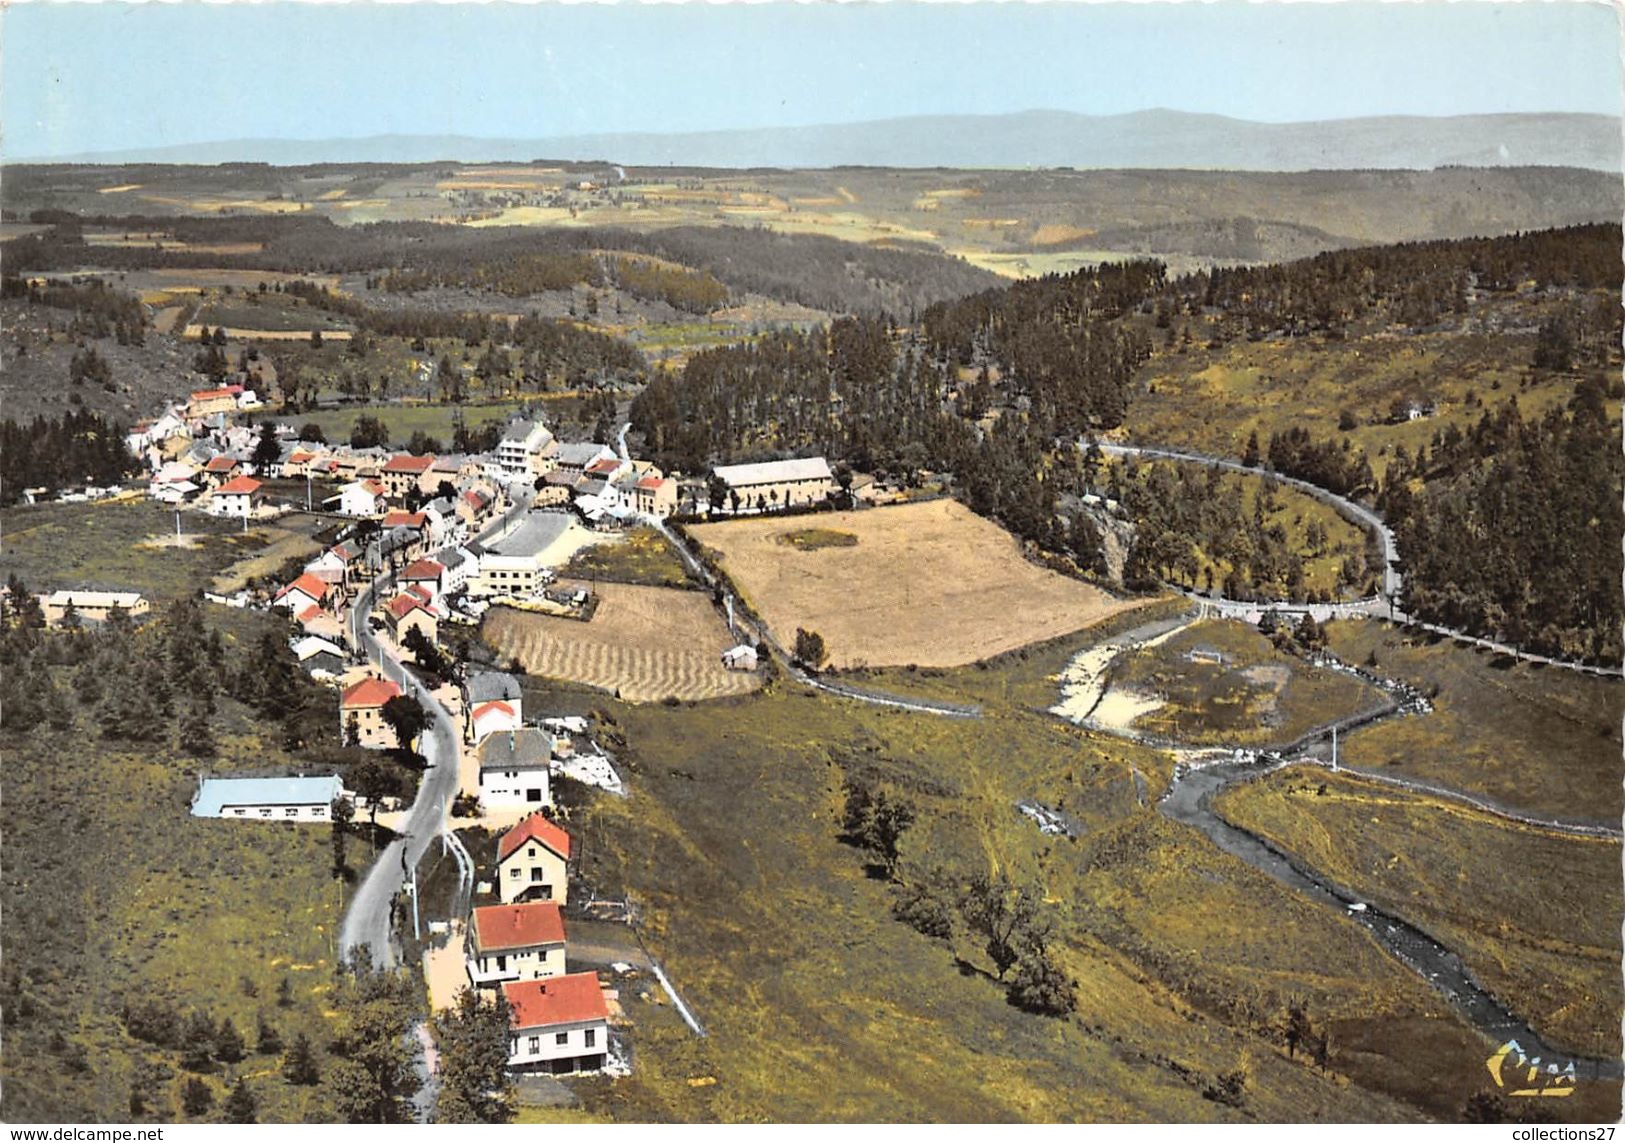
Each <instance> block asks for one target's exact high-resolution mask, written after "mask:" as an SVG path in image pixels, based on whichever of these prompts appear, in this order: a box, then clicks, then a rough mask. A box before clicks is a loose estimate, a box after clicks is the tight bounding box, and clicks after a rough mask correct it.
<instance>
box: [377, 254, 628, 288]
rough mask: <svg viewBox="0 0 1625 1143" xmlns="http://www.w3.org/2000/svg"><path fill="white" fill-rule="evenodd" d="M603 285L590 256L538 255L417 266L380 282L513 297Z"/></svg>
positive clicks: (599, 269) (601, 272)
mask: <svg viewBox="0 0 1625 1143" xmlns="http://www.w3.org/2000/svg"><path fill="white" fill-rule="evenodd" d="M604 284H605V275H604V266H603V264H602V263H601V262H600V261H599V259H597V258H595V257H593V256H592V255H591V254H588V253H559V254H549V253H535V254H522V255H519V256H518V257H514V258H508V259H504V260H502V261H490V262H474V263H467V262H452V263H448V264H443V265H429V266H414V267H411V268H402V269H398V270H391V271H390V272H389V273H387V274H385V275H383V277H382V278H381V279H380V281H379V286H380V287H381V288H382V289H385V290H388V291H389V292H390V293H395V294H413V293H417V292H418V291H420V290H427V289H431V288H433V287H445V286H452V287H457V286H461V287H465V288H468V289H475V290H489V291H491V292H493V293H498V294H503V295H506V296H507V297H511V298H525V297H529V296H531V295H532V294H545V293H549V292H551V291H553V290H568V289H571V288H573V287H575V286H602V285H604Z"/></svg>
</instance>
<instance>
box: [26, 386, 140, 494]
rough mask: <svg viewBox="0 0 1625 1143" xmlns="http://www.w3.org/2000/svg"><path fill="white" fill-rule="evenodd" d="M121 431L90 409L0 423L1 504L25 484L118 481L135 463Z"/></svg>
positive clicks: (55, 487)
mask: <svg viewBox="0 0 1625 1143" xmlns="http://www.w3.org/2000/svg"><path fill="white" fill-rule="evenodd" d="M104 367H105V363H104ZM124 435H125V434H124V427H123V426H122V425H118V424H115V423H113V422H111V421H107V420H105V419H103V418H102V417H100V416H98V415H97V414H95V413H90V412H75V411H69V412H66V413H64V414H62V416H60V417H35V418H34V419H33V420H32V421H31V422H29V423H27V424H21V425H20V424H18V423H17V422H16V421H12V420H9V419H8V420H6V421H3V422H0V504H15V503H16V502H17V501H18V500H20V499H21V498H22V494H23V490H24V489H25V488H45V489H48V490H50V491H53V492H54V491H57V490H59V489H63V488H71V487H73V486H75V485H80V484H85V483H90V484H100V485H106V484H117V483H119V482H120V481H122V480H124V479H125V478H126V477H128V476H130V475H131V474H133V473H134V472H136V471H138V468H139V465H138V462H137V461H136V460H135V458H134V457H132V456H131V455H130V454H129V452H128V451H127V450H126V449H125V447H124Z"/></svg>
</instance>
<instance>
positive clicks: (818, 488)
mask: <svg viewBox="0 0 1625 1143" xmlns="http://www.w3.org/2000/svg"><path fill="white" fill-rule="evenodd" d="M713 471H714V472H715V473H716V475H717V476H719V477H721V478H722V482H723V483H724V484H726V485H727V486H728V499H727V501H726V502H725V505H724V506H725V507H726V508H727V509H728V510H729V511H739V512H759V511H770V510H772V509H774V508H793V507H797V506H799V505H804V504H817V503H821V502H822V501H823V500H824V499H826V498H827V497H829V496H830V495H831V494H833V493H834V492H835V491H836V488H837V485H836V483H835V474H834V473H832V472H831V471H830V470H829V462H828V461H826V460H825V459H824V458H823V457H821V456H809V457H805V458H802V459H800V460H770V461H765V462H763V463H761V464H722V465H718V466H717V467H716V468H715V469H714V470H713ZM735 497H737V498H738V507H737V508H735V507H734V504H735Z"/></svg>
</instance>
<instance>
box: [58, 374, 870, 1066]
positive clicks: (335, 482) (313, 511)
mask: <svg viewBox="0 0 1625 1143" xmlns="http://www.w3.org/2000/svg"><path fill="white" fill-rule="evenodd" d="M267 383H271V384H274V376H267V375H266V374H265V373H264V372H263V371H261V372H257V373H250V372H245V373H243V374H241V375H240V376H239V379H238V381H237V382H235V383H232V384H229V385H222V386H221V387H219V388H215V389H205V390H199V391H196V392H193V393H192V394H191V395H190V396H189V398H188V399H187V400H186V401H184V402H177V403H175V404H173V405H171V406H169V407H168V408H166V409H164V410H163V411H162V413H161V414H160V415H159V416H157V417H155V418H153V419H151V420H150V421H147V422H144V423H142V424H138V425H137V426H136V427H135V428H134V429H133V430H132V431H131V432H130V434H129V435H128V437H127V440H126V445H127V447H128V449H129V450H130V452H131V453H132V454H134V455H136V456H137V457H139V458H141V459H142V461H144V463H145V465H146V468H147V471H148V480H147V486H146V494H147V495H148V496H149V497H150V498H151V499H152V500H154V501H157V502H158V503H161V504H163V505H165V506H167V507H169V508H171V509H173V510H174V512H175V518H176V529H177V536H182V535H184V528H185V523H184V517H185V516H186V515H190V514H193V513H201V514H205V515H208V516H214V517H222V518H227V519H231V520H240V521H242V524H243V527H244V528H245V529H246V528H248V527H250V526H251V525H257V524H260V523H262V522H265V521H270V520H275V519H276V518H278V517H279V516H282V515H285V514H288V513H293V512H303V513H306V514H308V515H318V514H319V515H321V516H323V517H328V518H330V519H331V521H332V523H333V525H334V526H336V528H337V529H338V530H337V532H336V533H335V537H336V538H335V539H334V541H333V542H332V543H330V544H329V545H327V546H326V547H325V549H324V550H322V551H321V552H320V554H318V555H316V556H314V557H313V558H311V559H309V560H308V561H307V562H306V563H305V564H304V566H303V567H302V568H301V569H300V570H299V572H298V574H297V575H294V576H293V577H292V578H289V579H288V580H286V582H282V583H280V584H279V585H277V586H275V587H272V588H262V589H259V590H254V591H250V590H247V589H244V590H240V591H238V592H235V593H233V594H230V595H219V594H215V593H205V596H206V598H208V599H209V600H210V601H211V602H213V603H216V604H220V605H225V606H230V607H239V608H242V607H247V608H256V609H265V610H271V611H274V612H278V613H281V614H285V615H286V617H287V618H288V620H289V623H290V628H291V632H292V633H291V634H290V638H289V647H290V650H291V652H292V654H293V656H294V658H295V659H296V660H297V662H298V664H299V667H300V669H301V670H303V671H304V672H306V673H307V674H308V675H309V676H310V677H311V678H312V679H314V680H316V681H318V682H320V683H323V684H325V685H328V686H331V687H332V688H334V689H335V690H336V691H337V692H338V712H339V714H338V717H339V720H340V725H341V733H342V736H343V740H344V742H345V743H346V744H347V745H351V746H357V747H361V748H363V749H369V750H375V751H412V750H414V749H417V748H419V747H420V745H421V743H420V741H419V739H418V738H417V737H415V736H414V737H408V738H406V739H404V740H403V738H402V733H403V723H402V720H401V718H400V716H399V714H398V712H397V710H396V707H397V706H398V704H401V703H407V704H417V703H418V701H419V699H418V697H414V696H420V697H421V698H422V700H423V705H420V706H418V710H419V711H420V712H422V711H423V710H424V707H425V706H427V707H428V708H429V711H428V713H427V714H426V715H420V717H421V720H422V721H421V722H417V723H414V722H412V721H411V720H407V724H406V725H409V726H417V725H423V726H425V727H426V729H425V730H423V731H422V732H421V733H422V734H423V736H424V737H432V736H433V733H434V728H433V723H434V720H435V719H436V718H437V717H443V718H446V719H448V720H449V721H450V722H451V723H452V724H454V725H455V728H456V733H455V736H454V738H455V755H456V756H455V758H453V759H452V760H451V761H452V766H451V769H452V770H453V771H454V772H455V783H454V785H452V786H451V787H450V792H449V796H445V797H442V796H440V793H439V791H438V790H435V791H431V790H430V789H429V784H428V783H425V785H424V787H423V788H422V789H421V790H420V791H419V795H418V798H417V801H416V803H414V805H412V806H407V805H405V804H403V800H402V799H401V798H398V797H390V796H379V797H375V798H371V799H369V798H368V797H367V796H365V795H364V794H362V793H360V792H358V791H355V790H351V789H347V788H346V787H345V784H344V781H343V779H342V778H341V776H340V775H338V774H336V773H326V774H315V773H297V774H291V773H254V774H204V775H202V776H200V777H199V779H198V783H197V788H196V792H195V794H194V796H193V799H192V804H191V813H192V816H193V817H195V818H213V819H224V820H227V821H253V822H279V823H284V824H289V825H301V824H328V825H336V826H337V827H339V828H342V827H343V825H344V823H347V822H348V821H349V820H350V819H351V818H352V817H353V816H359V815H361V814H365V815H367V816H368V819H369V820H370V821H371V823H372V824H373V825H374V827H375V828H376V827H383V829H385V830H387V831H394V832H397V833H404V832H405V831H406V829H407V823H408V819H409V818H412V817H413V814H414V811H416V810H418V809H419V808H420V807H422V806H423V805H424V804H426V803H430V802H434V803H437V806H431V809H432V810H435V811H436V812H437V813H438V815H439V820H438V823H437V833H438V834H440V835H441V836H442V838H443V840H442V845H443V846H447V847H455V848H456V849H458V850H462V851H463V852H462V853H459V854H458V860H459V864H460V865H461V864H464V863H466V864H467V866H468V868H469V876H468V882H469V884H468V886H467V888H468V892H466V893H465V894H462V895H461V896H462V897H464V898H466V901H467V907H466V911H464V912H463V913H462V915H459V916H452V917H445V918H425V917H423V916H421V915H420V911H419V909H418V901H417V884H416V877H415V871H414V875H413V876H410V877H403V878H401V879H400V880H401V881H402V883H401V885H400V886H399V889H398V890H397V891H396V892H395V893H393V894H392V895H391V897H390V899H389V904H388V913H387V921H388V928H387V929H385V930H383V931H381V932H379V933H377V934H370V935H373V936H374V937H375V939H378V940H381V941H382V942H384V943H389V942H391V941H393V940H394V939H395V936H396V934H395V932H394V927H395V926H396V925H401V926H405V927H408V928H410V929H411V930H412V931H413V934H414V938H415V939H417V940H419V941H421V942H422V943H423V948H424V954H423V961H424V964H423V968H424V978H425V981H426V984H427V986H428V992H429V1000H430V1005H431V1008H432V1009H434V1010H442V1009H449V1008H451V1007H452V1006H454V1005H455V1004H456V1003H457V996H458V993H459V992H460V991H461V990H463V989H465V988H472V989H475V990H476V991H477V992H478V993H479V994H481V995H484V996H487V997H490V996H494V995H496V994H498V993H500V995H501V996H502V997H503V999H504V1000H505V1001H506V1005H507V1010H508V1011H509V1013H510V1018H511V1037H510V1040H509V1067H510V1070H511V1071H512V1072H514V1073H515V1074H516V1075H526V1074H535V1073H540V1074H545V1075H571V1074H584V1073H602V1074H606V1075H610V1076H614V1075H624V1074H627V1072H628V1069H629V1067H630V1055H631V1053H630V1049H629V1047H628V1045H627V1044H626V1041H625V1039H624V1037H625V1035H626V1034H627V1032H628V1028H629V1023H630V1022H629V1021H628V1020H627V1019H626V1017H625V1015H624V1009H623V1008H622V1006H621V1004H620V1002H619V990H620V988H621V987H622V986H624V985H626V984H628V983H633V982H636V981H637V980H638V978H639V976H640V968H639V967H638V966H639V965H642V964H648V963H649V961H648V958H647V955H646V954H643V953H642V952H641V950H640V949H638V948H637V946H636V944H628V946H627V950H628V951H627V952H626V956H627V957H628V959H627V960H613V961H611V962H610V963H609V964H606V965H598V966H596V967H583V965H582V964H581V963H580V962H578V960H577V958H576V957H574V956H573V955H572V954H571V952H570V947H571V946H570V942H569V938H568V932H567V928H568V926H567V915H568V911H569V910H570V907H571V905H572V903H573V902H572V897H571V893H572V886H571V879H572V870H573V868H574V865H575V862H574V860H573V858H576V859H578V858H579V853H578V852H576V850H575V843H574V842H573V840H572V837H571V835H570V832H569V831H568V828H567V826H566V825H565V824H564V823H563V821H562V820H561V815H560V813H559V810H558V807H557V806H556V804H555V799H554V796H553V790H554V784H555V783H556V781H557V780H558V779H560V778H563V779H566V780H568V781H573V782H577V783H580V784H582V785H583V786H588V787H594V788H596V789H598V790H601V791H603V792H605V793H606V794H608V795H610V796H624V794H625V788H624V785H623V779H622V777H621V775H620V774H619V773H618V772H617V768H616V765H615V762H614V759H613V758H612V757H611V756H610V755H609V754H608V753H607V752H606V751H604V750H603V749H602V748H601V747H600V746H599V745H598V743H597V742H596V741H595V740H594V738H593V735H592V726H591V724H590V722H589V720H588V719H586V718H583V717H579V716H573V715H557V714H552V713H545V712H531V711H527V710H526V708H525V703H524V695H523V687H522V685H521V683H520V681H519V679H518V678H516V677H515V676H514V675H512V674H510V673H507V672H504V671H499V670H495V669H489V668H482V667H479V666H477V665H475V664H459V665H457V666H455V667H452V668H451V669H449V670H448V669H447V656H446V654H445V649H444V647H443V645H442V644H443V638H444V634H445V632H446V631H448V630H449V629H450V628H451V627H452V626H455V625H465V626H466V625H473V624H478V622H479V619H480V616H481V615H482V614H483V613H484V612H485V611H486V610H487V609H488V608H489V607H491V606H492V605H493V604H500V605H504V606H508V607H512V608H516V609H520V610H525V611H532V612H539V613H542V614H549V615H555V616H562V617H570V618H590V617H591V612H592V608H593V607H594V605H595V603H596V600H595V598H594V596H593V590H592V585H590V584H586V583H580V582H575V581H569V580H561V579H560V578H559V577H558V575H557V571H558V569H559V568H560V567H561V566H562V565H563V564H564V563H566V562H567V561H568V560H569V559H570V557H571V556H572V555H573V554H574V553H576V552H577V551H580V550H581V549H582V548H583V547H584V546H587V545H590V544H592V543H593V542H594V541H595V540H598V539H600V538H601V537H602V536H603V535H604V534H606V533H615V532H617V531H620V530H622V529H626V528H629V527H634V526H640V525H641V526H654V527H657V528H659V527H661V526H662V525H663V524H664V522H665V521H666V520H668V519H669V518H672V517H674V516H679V515H681V514H688V515H694V514H697V513H704V514H705V516H706V517H707V518H709V517H710V516H711V515H714V514H720V515H725V516H731V515H738V516H750V515H758V514H762V513H766V512H770V511H777V512H785V511H793V510H795V509H797V508H803V509H806V508H812V507H819V506H823V505H824V504H825V503H826V502H827V501H828V500H829V499H830V498H831V497H832V496H835V495H837V494H838V493H841V492H843V487H842V485H843V484H844V485H845V488H844V491H846V492H848V493H851V494H852V495H853V496H865V497H868V498H872V497H874V496H875V494H876V493H877V492H878V491H879V490H878V489H877V488H875V487H874V485H873V482H872V481H869V480H866V479H858V480H853V479H852V478H851V477H846V478H845V479H844V480H843V481H842V482H841V483H838V481H837V477H836V474H835V473H834V472H832V470H831V468H830V466H829V465H828V464H827V463H826V462H825V461H824V460H823V459H822V458H819V457H812V458H808V459H800V460H788V461H778V462H768V463H762V464H746V465H732V466H718V467H717V468H716V469H715V470H714V471H713V472H712V473H711V474H710V476H709V478H708V479H705V480H689V481H684V480H680V479H679V477H678V476H677V474H666V473H664V472H662V471H661V470H660V469H659V468H658V467H656V466H655V465H653V464H652V463H650V462H648V461H644V460H639V459H637V458H635V457H632V456H630V455H629V454H628V453H627V451H626V449H625V447H624V444H623V445H622V446H621V448H620V449H619V450H617V449H616V448H614V447H611V446H610V445H607V444H603V443H599V442H590V441H588V442H564V441H559V440H557V439H556V438H555V436H554V434H553V433H552V432H551V431H550V430H549V429H548V427H547V426H546V425H545V424H543V423H542V422H541V421H540V420H537V419H529V418H515V419H513V420H511V421H510V422H509V423H508V424H507V425H506V426H505V427H504V431H503V433H502V435H501V438H500V440H499V442H498V444H497V447H496V448H495V449H494V450H493V451H492V452H490V453H488V454H484V455H418V454H414V453H411V452H391V451H388V450H385V449H381V448H355V447H350V446H348V445H329V444H327V443H326V442H323V441H310V440H302V439H299V438H298V436H297V434H296V433H295V432H294V431H293V430H292V429H291V428H289V427H288V426H285V425H282V424H275V423H273V422H270V421H266V422H264V423H262V424H261V425H259V426H258V427H255V426H253V425H252V424H251V423H239V422H240V421H241V420H244V419H246V418H251V417H252V415H253V413H255V412H256V411H258V410H260V409H262V408H263V407H264V404H263V402H262V401H261V400H260V398H259V396H258V395H257V393H256V391H255V390H254V389H253V388H250V387H249V386H251V385H254V384H260V385H264V384H267ZM301 484H302V486H303V487H302V491H303V496H301V495H300V493H301ZM854 489H855V490H854ZM117 491H118V490H117V489H107V490H95V489H88V490H86V493H82V494H80V495H82V496H86V497H87V498H94V497H96V496H99V495H108V494H113V493H116V492H117ZM40 602H41V605H42V608H43V610H44V615H45V619H46V622H47V624H48V625H49V626H53V627H64V626H66V627H79V626H89V627H95V626H99V625H101V624H103V623H106V622H108V621H109V619H110V618H111V617H112V616H113V615H114V613H115V612H117V613H121V614H122V615H123V616H124V617H127V618H128V619H129V620H131V621H134V622H136V623H139V622H141V621H143V620H144V619H145V618H147V617H149V616H150V615H151V614H152V608H151V604H150V602H149V601H148V600H146V599H144V598H142V596H141V595H140V594H139V593H136V592H131V591H109V590H58V591H55V592H52V593H50V594H48V595H46V596H42V597H41V599H40ZM715 653H716V654H717V655H718V656H719V658H720V661H721V662H722V664H723V666H724V667H726V668H727V669H729V670H738V671H747V672H751V671H756V670H758V669H759V668H760V666H761V663H760V661H759V655H758V649H757V646H756V645H753V644H751V643H738V644H733V645H728V646H719V647H717V648H715ZM419 680H422V681H421V682H420V681H419ZM436 763H437V764H443V763H442V760H441V759H439V758H437V759H436ZM454 817H455V818H456V819H457V820H456V823H455V824H454V823H453V818H454ZM465 825H477V826H479V827H482V828H485V829H487V830H491V831H493V832H495V833H496V834H497V836H498V841H497V846H496V856H495V861H494V864H492V865H491V866H489V867H486V868H479V869H476V868H474V866H473V862H472V859H471V858H468V857H467V854H466V849H464V848H463V846H462V844H461V843H460V842H458V841H457V840H456V837H455V834H454V833H453V830H454V829H456V828H461V827H463V826H465ZM385 864H386V863H385V862H383V861H380V863H379V866H380V867H383V866H384V865H385ZM402 864H403V866H404V859H403V862H402ZM582 904H583V905H585V904H588V903H586V902H583V903H582ZM408 916H410V918H411V920H410V922H408V921H407V920H406V918H407V917H408ZM375 955H376V953H375ZM596 959H598V960H600V961H601V960H603V959H604V957H602V956H599V957H598V958H596ZM656 971H657V972H658V968H657V966H656ZM659 979H660V982H661V986H662V987H664V988H665V989H666V990H667V991H668V992H669V993H670V997H671V1001H672V1002H673V1003H674V1004H675V1005H677V1007H678V1010H679V1011H681V1012H683V1014H684V1018H685V1020H689V1021H692V1017H690V1016H689V1015H688V1014H687V1012H686V1009H684V1008H683V1007H682V1001H681V999H680V998H679V997H678V996H677V995H676V993H675V990H673V989H672V988H671V985H670V983H669V981H667V980H666V979H665V977H664V975H663V974H661V975H660V977H659ZM693 1026H694V1027H695V1028H696V1029H697V1028H698V1025H697V1024H695V1025H693Z"/></svg>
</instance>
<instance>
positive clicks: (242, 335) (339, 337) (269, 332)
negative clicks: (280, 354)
mask: <svg viewBox="0 0 1625 1143" xmlns="http://www.w3.org/2000/svg"><path fill="white" fill-rule="evenodd" d="M215 328H217V329H224V330H225V331H226V336H227V337H230V338H236V339H238V340H241V341H309V340H310V330H308V329H239V328H237V327H235V326H229V325H227V326H217V327H215ZM202 333H203V327H202V326H201V325H198V324H197V323H195V322H194V323H193V324H191V325H189V326H187V327H186V328H185V329H184V330H182V331H181V336H182V337H183V338H187V339H195V338H197V337H200V336H201V335H202ZM350 337H351V333H350V331H349V330H347V329H324V330H322V340H323V341H349V340H350Z"/></svg>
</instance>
